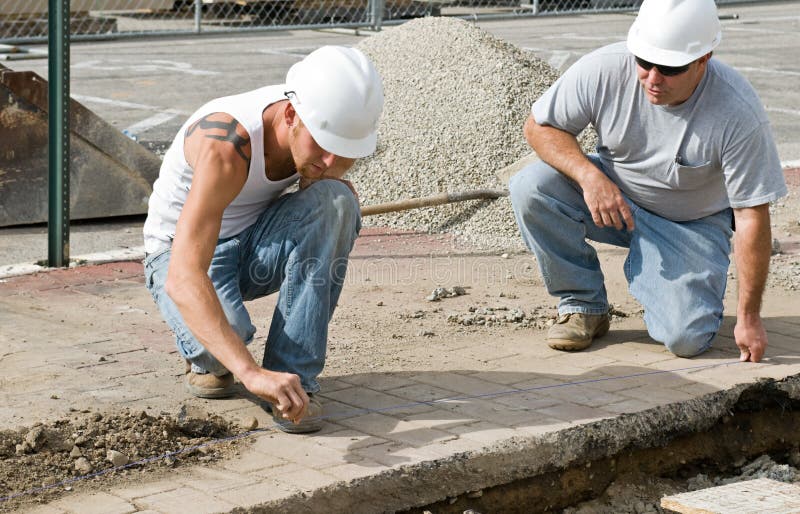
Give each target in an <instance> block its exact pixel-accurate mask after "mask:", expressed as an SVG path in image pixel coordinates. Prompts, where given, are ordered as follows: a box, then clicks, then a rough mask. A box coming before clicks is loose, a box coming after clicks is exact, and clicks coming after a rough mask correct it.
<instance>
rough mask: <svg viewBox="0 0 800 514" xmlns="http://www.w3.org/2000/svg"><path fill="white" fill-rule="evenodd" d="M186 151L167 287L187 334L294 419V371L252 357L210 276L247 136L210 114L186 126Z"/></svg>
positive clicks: (301, 404) (300, 396) (300, 406)
mask: <svg viewBox="0 0 800 514" xmlns="http://www.w3.org/2000/svg"><path fill="white" fill-rule="evenodd" d="M184 154H185V156H186V160H187V162H188V163H189V165H190V166H191V167H192V169H193V171H194V175H193V178H192V186H191V190H190V191H189V195H188V197H187V199H186V203H185V204H184V206H183V209H182V210H181V214H180V217H179V218H178V223H177V226H176V229H175V239H174V240H173V243H172V255H171V257H170V263H169V270H168V272H167V282H166V291H167V294H168V295H169V296H170V298H171V299H172V300H173V301H174V302H175V304H176V305H177V307H178V310H179V311H180V313H181V316H183V319H184V321H185V322H186V326H187V327H188V328H189V329H190V330H191V331H192V334H194V336H195V337H196V338H197V339H198V340H199V341H200V342H201V343H202V344H203V346H205V347H206V348H207V349H208V351H209V352H211V354H212V355H214V357H216V358H217V360H219V361H220V362H221V363H222V364H223V365H224V366H225V367H226V368H227V369H228V370H230V371H231V372H232V373H233V374H234V375H236V376H237V377H239V379H240V380H241V381H242V383H243V384H244V385H245V387H247V389H248V390H250V391H252V392H253V393H254V394H256V395H258V396H261V397H263V398H265V399H267V400H268V401H271V402H273V403H275V404H276V405H277V406H278V408H279V410H280V411H281V413H284V414H285V415H286V417H288V418H289V419H295V420H296V419H299V418H301V417H302V415H303V414H304V412H305V408H306V405H307V403H308V397H307V396H306V394H305V392H304V391H303V390H302V388H301V386H300V380H299V378H298V377H297V376H296V375H292V374H288V373H276V372H271V371H268V370H264V369H263V368H261V367H260V366H258V364H256V362H255V360H254V359H253V357H252V355H251V354H250V352H249V351H248V350H247V348H246V347H245V345H244V342H243V341H242V340H241V339H239V336H238V335H237V334H236V333H235V332H234V330H233V328H232V327H231V325H230V323H229V322H228V320H227V318H226V317H225V314H224V312H223V310H222V306H221V305H220V303H219V299H218V297H217V294H216V291H215V289H214V285H213V284H212V283H211V280H210V279H209V277H208V268H209V266H210V264H211V259H212V258H213V256H214V250H215V248H216V244H217V238H218V237H219V230H220V226H221V224H222V213H223V211H224V210H225V208H226V207H227V206H228V204H230V202H231V201H233V199H234V198H235V197H236V195H237V194H239V192H240V191H241V189H242V187H244V183H245V181H246V180H247V172H248V168H249V159H250V140H249V135H248V134H247V132H246V131H245V130H244V128H242V127H241V126H240V125H239V123H238V122H237V121H236V120H235V119H234V118H232V117H231V116H230V115H228V114H224V113H214V114H210V115H208V116H206V117H205V118H203V119H201V120H200V121H198V122H197V123H195V124H194V125H193V126H191V127H190V128H189V129H188V130H187V132H186V140H185V144H184ZM281 407H283V409H282V408H281Z"/></svg>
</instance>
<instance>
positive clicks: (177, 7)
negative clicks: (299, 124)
mask: <svg viewBox="0 0 800 514" xmlns="http://www.w3.org/2000/svg"><path fill="white" fill-rule="evenodd" d="M640 3H641V0H521V1H520V0H71V5H70V11H71V20H70V33H71V35H72V39H73V40H82V39H83V40H85V39H100V38H108V37H120V36H138V35H142V36H144V35H148V36H151V35H159V34H162V35H178V34H192V33H201V32H221V31H242V30H264V29H287V28H321V27H367V28H372V29H380V27H381V25H383V24H394V23H401V22H402V21H404V20H407V19H411V18H416V17H421V16H440V15H441V16H460V17H469V18H475V19H477V18H482V17H502V16H509V17H515V16H536V15H542V14H545V15H546V14H556V13H568V12H576V11H587V10H588V11H605V10H626V9H634V8H636V7H637V6H638V5H639V4H640ZM47 11H48V1H47V0H0V42H1V43H6V44H15V43H34V42H43V41H46V40H47Z"/></svg>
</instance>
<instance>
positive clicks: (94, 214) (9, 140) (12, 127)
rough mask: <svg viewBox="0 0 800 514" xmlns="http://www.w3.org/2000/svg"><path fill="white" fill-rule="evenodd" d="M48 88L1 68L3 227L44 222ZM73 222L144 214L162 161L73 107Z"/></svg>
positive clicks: (28, 74) (26, 75)
mask: <svg viewBox="0 0 800 514" xmlns="http://www.w3.org/2000/svg"><path fill="white" fill-rule="evenodd" d="M47 98H48V88H47V81H46V80H44V79H43V78H42V77H40V76H39V75H37V74H36V73H33V72H29V71H20V72H16V71H12V70H9V69H7V68H5V67H3V66H2V65H0V227H4V226H11V225H23V224H30V223H42V222H45V221H47V218H48V189H47V181H48V178H47V177H48V158H47V144H48V143H47V140H48V113H47V111H48V101H47ZM69 126H70V147H71V150H70V164H71V171H70V218H71V219H73V220H78V219H92V218H104V217H111V216H125V215H133V214H144V213H146V212H147V199H148V198H149V196H150V193H151V192H152V184H153V182H154V181H155V179H156V178H157V177H158V169H159V167H160V165H161V161H160V159H159V158H158V157H157V156H156V155H155V154H153V153H151V152H149V151H148V150H147V149H145V148H144V147H142V146H141V145H139V144H138V143H136V142H135V141H133V140H131V139H130V138H128V137H126V136H125V135H123V134H122V133H121V132H120V131H119V130H117V129H116V128H114V127H113V126H111V125H110V124H108V123H107V122H105V121H103V120H102V119H101V118H100V117H99V116H97V115H96V114H94V113H93V112H91V111H90V110H89V109H87V108H86V107H84V106H83V105H81V104H80V103H79V102H76V101H74V100H70V123H69Z"/></svg>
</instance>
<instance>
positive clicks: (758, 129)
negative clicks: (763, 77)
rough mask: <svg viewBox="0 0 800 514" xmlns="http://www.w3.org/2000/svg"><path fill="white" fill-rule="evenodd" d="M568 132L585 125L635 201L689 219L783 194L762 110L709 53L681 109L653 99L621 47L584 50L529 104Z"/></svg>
mask: <svg viewBox="0 0 800 514" xmlns="http://www.w3.org/2000/svg"><path fill="white" fill-rule="evenodd" d="M531 112H532V113H533V117H534V119H536V122H537V123H539V124H542V125H550V126H553V127H556V128H559V129H562V130H565V131H567V132H569V133H571V134H578V133H580V131H581V130H583V129H584V128H586V126H588V125H589V124H590V123H591V124H592V125H593V126H594V127H595V129H596V130H597V134H598V136H599V139H598V143H597V152H598V154H599V156H600V159H601V160H602V162H603V166H604V168H605V172H606V174H607V175H608V176H609V177H610V178H611V180H613V181H614V182H615V183H616V184H617V185H618V186H619V187H620V189H622V191H624V192H625V194H627V195H628V197H629V198H630V199H631V200H633V201H634V202H635V203H636V204H637V205H640V206H641V207H644V208H645V209H647V210H649V211H652V212H654V213H656V214H658V215H660V216H663V217H665V218H668V219H671V220H675V221H687V220H693V219H698V218H702V217H704V216H708V215H710V214H714V213H716V212H719V211H721V210H723V209H725V208H727V207H734V208H740V207H753V206H756V205H761V204H764V203H768V202H771V201H773V200H775V199H777V198H780V197H781V196H783V195H785V194H786V193H787V190H786V183H785V180H784V177H783V171H782V170H781V165H780V159H779V158H778V150H777V148H776V147H775V143H774V141H773V139H772V132H771V130H770V127H769V123H768V120H767V115H766V113H765V112H764V108H763V107H762V105H761V102H760V100H759V99H758V96H757V95H756V92H755V91H754V90H753V88H752V86H750V84H749V83H748V82H747V81H746V80H745V79H744V78H743V77H742V76H741V75H739V73H737V72H736V71H734V70H733V69H732V68H731V67H729V66H727V65H725V64H723V63H721V62H719V61H717V60H716V59H713V58H712V59H711V60H709V61H708V66H707V69H706V73H705V75H704V76H703V78H702V80H701V82H700V84H699V85H698V86H697V89H695V91H694V93H693V94H692V96H691V97H690V98H689V99H688V100H686V101H685V102H683V103H682V104H680V105H677V106H673V107H669V106H660V105H653V104H651V103H650V102H649V101H648V99H647V96H646V94H645V92H644V91H643V90H642V87H641V85H640V84H639V82H638V78H637V76H636V61H635V60H634V57H633V55H631V53H630V51H629V50H628V49H627V47H626V45H625V43H624V42H623V43H616V44H612V45H609V46H606V47H603V48H600V49H599V50H596V51H594V52H592V53H590V54H587V55H585V56H584V57H583V58H581V59H580V60H579V61H578V62H576V63H575V64H574V65H573V66H572V67H570V68H569V69H568V70H567V71H566V72H565V73H564V75H562V76H561V77H560V78H559V79H558V81H556V83H555V84H553V86H552V87H551V88H550V89H549V90H548V91H547V92H545V93H544V94H543V95H542V96H541V97H540V98H539V99H538V100H537V101H536V102H535V103H534V104H533V107H532V108H531Z"/></svg>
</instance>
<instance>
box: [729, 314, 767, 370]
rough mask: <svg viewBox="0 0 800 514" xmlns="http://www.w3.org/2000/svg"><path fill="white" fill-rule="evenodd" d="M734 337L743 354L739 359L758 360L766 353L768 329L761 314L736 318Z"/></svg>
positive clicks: (745, 360) (744, 360)
mask: <svg viewBox="0 0 800 514" xmlns="http://www.w3.org/2000/svg"><path fill="white" fill-rule="evenodd" d="M733 337H734V338H735V339H736V346H738V347H739V351H740V352H741V355H739V360H740V361H742V362H747V361H750V362H758V361H760V360H761V357H762V356H763V355H764V350H765V349H766V348H767V331H766V329H765V328H764V323H763V322H762V321H761V316H758V315H756V316H753V317H740V318H739V319H737V320H736V326H735V327H734V329H733Z"/></svg>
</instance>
